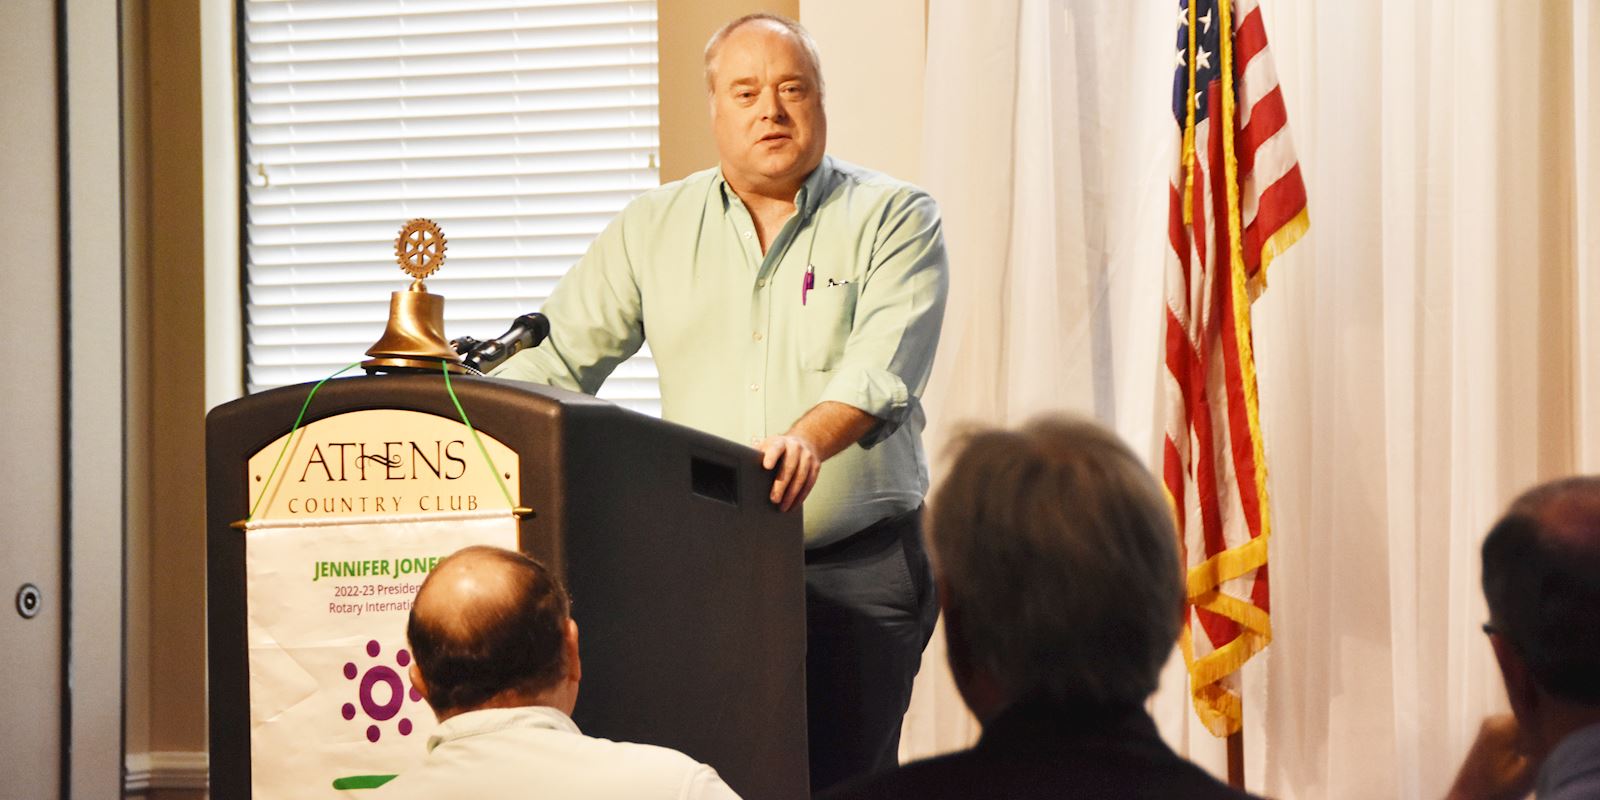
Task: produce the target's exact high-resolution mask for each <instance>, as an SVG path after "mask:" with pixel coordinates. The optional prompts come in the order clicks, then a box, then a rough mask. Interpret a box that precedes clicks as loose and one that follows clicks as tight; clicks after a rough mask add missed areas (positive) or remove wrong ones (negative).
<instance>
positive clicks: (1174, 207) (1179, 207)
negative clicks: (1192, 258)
mask: <svg viewBox="0 0 1600 800" xmlns="http://www.w3.org/2000/svg"><path fill="white" fill-rule="evenodd" d="M1167 188H1168V189H1169V190H1171V191H1170V192H1168V198H1167V242H1168V243H1169V244H1171V245H1172V252H1173V253H1176V254H1177V256H1178V267H1179V271H1180V272H1182V273H1183V283H1184V287H1185V288H1184V293H1183V296H1184V297H1188V296H1189V292H1188V288H1187V287H1188V285H1189V231H1188V229H1187V228H1185V227H1184V225H1183V196H1182V194H1181V193H1180V191H1179V190H1178V187H1176V186H1173V185H1172V184H1170V183H1169V184H1167Z"/></svg>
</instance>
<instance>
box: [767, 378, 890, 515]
mask: <svg viewBox="0 0 1600 800" xmlns="http://www.w3.org/2000/svg"><path fill="white" fill-rule="evenodd" d="M878 422H879V420H878V418H877V417H874V416H872V415H871V414H868V413H867V412H865V411H862V410H861V409H859V408H856V407H855V406H852V405H849V404H846V403H839V402H835V401H832V400H824V401H822V402H820V403H818V404H816V405H815V406H812V407H811V410H810V411H807V412H806V413H805V415H804V416H802V417H800V419H799V420H797V421H796V422H795V423H794V427H792V428H790V429H789V432H788V433H785V434H782V435H780V436H768V437H767V438H765V439H763V440H761V443H760V444H758V445H756V449H757V450H760V451H761V467H762V469H773V468H777V470H778V474H777V475H775V476H773V480H772V495H771V498H772V502H773V503H775V504H776V505H777V506H778V508H779V509H780V510H782V511H788V510H789V509H791V508H794V507H795V506H797V505H799V504H801V503H803V502H805V499H806V495H808V494H811V487H813V486H815V485H816V484H817V476H818V475H819V474H821V473H822V462H824V461H827V460H828V459H830V458H833V457H834V456H835V455H838V454H839V452H840V451H842V450H844V449H845V448H846V447H849V446H850V445H853V444H855V443H856V442H859V441H861V437H863V436H866V435H867V433H868V432H869V431H871V430H872V429H873V428H874V427H877V425H878Z"/></svg>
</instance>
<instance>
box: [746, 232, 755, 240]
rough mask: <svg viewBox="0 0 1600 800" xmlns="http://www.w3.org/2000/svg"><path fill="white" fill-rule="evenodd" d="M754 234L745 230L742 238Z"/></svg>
mask: <svg viewBox="0 0 1600 800" xmlns="http://www.w3.org/2000/svg"><path fill="white" fill-rule="evenodd" d="M754 235H755V234H752V233H751V232H749V231H745V232H744V238H746V239H748V238H750V237H751V236H754Z"/></svg>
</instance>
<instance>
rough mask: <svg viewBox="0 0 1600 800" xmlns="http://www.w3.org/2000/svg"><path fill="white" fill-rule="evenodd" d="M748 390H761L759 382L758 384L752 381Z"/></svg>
mask: <svg viewBox="0 0 1600 800" xmlns="http://www.w3.org/2000/svg"><path fill="white" fill-rule="evenodd" d="M750 391H752V392H759V391H761V384H759V383H752V384H750Z"/></svg>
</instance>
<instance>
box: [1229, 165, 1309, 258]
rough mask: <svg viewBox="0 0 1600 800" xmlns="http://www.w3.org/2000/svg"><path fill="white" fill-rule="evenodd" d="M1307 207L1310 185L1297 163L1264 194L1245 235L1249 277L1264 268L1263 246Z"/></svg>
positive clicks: (1245, 256) (1245, 255) (1245, 252)
mask: <svg viewBox="0 0 1600 800" xmlns="http://www.w3.org/2000/svg"><path fill="white" fill-rule="evenodd" d="M1305 207H1306V185H1305V183H1304V182H1303V181H1302V180H1301V178H1300V164H1299V163H1298V162H1296V163H1295V165H1294V166H1292V167H1290V168H1289V171H1288V172H1285V173H1284V174H1283V177H1281V178H1279V179H1278V181H1277V182H1276V183H1274V184H1272V185H1271V186H1269V187H1267V190H1266V191H1264V192H1262V193H1261V200H1260V201H1259V202H1257V203H1256V218H1255V221H1254V222H1251V223H1250V227H1248V228H1246V229H1245V232H1244V265H1245V274H1246V275H1249V276H1250V277H1252V278H1253V277H1255V274H1256V272H1257V271H1259V270H1260V269H1261V246H1262V245H1263V244H1265V243H1266V241H1267V239H1269V238H1271V237H1272V235H1273V234H1275V233H1277V232H1278V229H1279V228H1282V227H1283V226H1284V225H1285V224H1287V223H1288V222H1289V221H1290V220H1292V219H1294V218H1295V217H1296V216H1297V215H1299V213H1300V212H1301V211H1304V210H1305Z"/></svg>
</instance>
